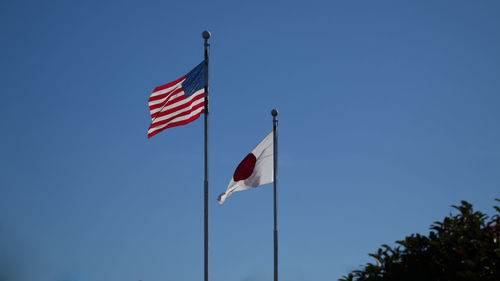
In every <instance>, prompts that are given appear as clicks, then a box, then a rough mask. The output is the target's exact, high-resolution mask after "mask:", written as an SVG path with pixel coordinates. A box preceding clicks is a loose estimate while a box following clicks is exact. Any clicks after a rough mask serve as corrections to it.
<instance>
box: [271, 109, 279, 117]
mask: <svg viewBox="0 0 500 281" xmlns="http://www.w3.org/2000/svg"><path fill="white" fill-rule="evenodd" d="M271 115H272V116H273V117H276V116H278V110H277V109H276V108H275V109H273V110H271Z"/></svg>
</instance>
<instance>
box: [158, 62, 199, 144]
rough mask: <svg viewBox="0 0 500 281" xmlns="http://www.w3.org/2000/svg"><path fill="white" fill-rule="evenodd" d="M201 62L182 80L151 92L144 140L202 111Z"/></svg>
mask: <svg viewBox="0 0 500 281" xmlns="http://www.w3.org/2000/svg"><path fill="white" fill-rule="evenodd" d="M204 63H205V61H203V62H201V63H200V64H199V65H198V66H196V67H195V68H194V69H193V70H191V71H190V72H189V73H188V74H186V75H184V76H183V77H181V78H179V79H177V80H175V81H173V82H170V83H168V84H165V85H163V86H159V87H156V88H155V89H154V91H153V94H151V96H150V97H149V110H150V111H151V126H149V130H148V138H150V137H152V136H154V135H156V134H158V133H159V132H161V131H163V130H165V129H166V128H170V127H174V126H180V125H184V124H187V123H189V122H191V121H194V120H196V119H197V118H198V117H200V115H201V113H203V112H205V107H204V104H205V88H204V82H205V72H204Z"/></svg>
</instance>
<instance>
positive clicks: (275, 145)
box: [271, 109, 278, 281]
mask: <svg viewBox="0 0 500 281" xmlns="http://www.w3.org/2000/svg"><path fill="white" fill-rule="evenodd" d="M271 115H272V116H273V182H274V281H278V213H277V209H278V206H277V205H278V202H277V194H276V193H277V191H278V120H277V119H276V117H277V116H278V110H277V109H273V110H272V111H271Z"/></svg>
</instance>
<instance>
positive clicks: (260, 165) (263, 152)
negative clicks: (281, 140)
mask: <svg viewBox="0 0 500 281" xmlns="http://www.w3.org/2000/svg"><path fill="white" fill-rule="evenodd" d="M271 182H273V132H271V133H270V134H269V135H267V137H265V138H264V139H263V140H262V141H261V142H260V143H259V144H258V145H257V146H256V147H255V148H254V149H253V150H252V152H250V153H249V154H248V155H247V156H246V157H245V158H244V159H243V161H241V163H240V164H239V165H238V168H236V171H234V175H233V178H231V181H230V182H229V185H228V186H227V189H226V192H224V193H222V194H221V195H219V199H218V201H219V204H220V205H222V203H224V200H226V198H227V197H229V196H230V195H231V194H232V193H233V192H235V191H240V190H247V189H250V188H254V187H258V186H261V185H264V184H267V183H271Z"/></svg>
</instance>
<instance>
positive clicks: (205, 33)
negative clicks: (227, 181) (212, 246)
mask: <svg viewBox="0 0 500 281" xmlns="http://www.w3.org/2000/svg"><path fill="white" fill-rule="evenodd" d="M210 35H211V34H210V32H209V31H208V30H205V31H203V33H202V37H203V39H205V44H204V46H205V108H204V111H205V114H204V115H205V181H204V184H205V188H204V189H205V190H204V194H205V198H204V199H205V200H204V201H205V220H204V227H205V231H204V232H205V235H204V237H205V238H204V240H205V251H204V277H205V278H204V280H205V281H208V61H209V53H208V47H209V46H210V44H208V39H209V38H210Z"/></svg>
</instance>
